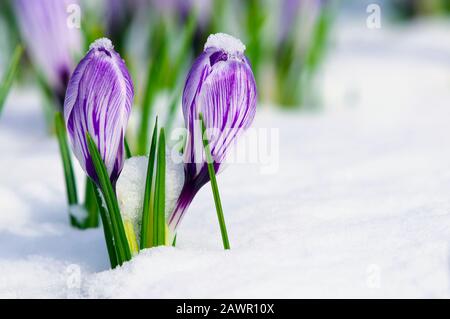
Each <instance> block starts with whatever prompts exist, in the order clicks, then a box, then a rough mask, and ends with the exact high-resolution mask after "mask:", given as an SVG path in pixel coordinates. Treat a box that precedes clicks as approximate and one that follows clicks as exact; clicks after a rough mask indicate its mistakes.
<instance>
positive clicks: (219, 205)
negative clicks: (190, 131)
mask: <svg viewBox="0 0 450 319" xmlns="http://www.w3.org/2000/svg"><path fill="white" fill-rule="evenodd" d="M199 117H200V121H201V124H202V136H203V147H204V148H205V154H206V161H207V164H208V173H209V178H210V180H211V188H212V192H213V195H214V203H215V205H216V211H217V218H218V219H219V225H220V233H221V235H222V242H223V248H224V249H230V242H229V240H228V233H227V227H226V225H225V218H224V216H223V209H222V202H221V201H220V194H219V187H218V186H217V180H216V172H215V170H214V162H213V159H212V156H211V151H210V149H209V141H208V137H207V136H206V134H205V133H206V127H205V122H204V120H203V114H201V113H200V114H199Z"/></svg>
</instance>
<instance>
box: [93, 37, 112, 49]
mask: <svg viewBox="0 0 450 319" xmlns="http://www.w3.org/2000/svg"><path fill="white" fill-rule="evenodd" d="M100 48H105V49H107V50H112V49H114V45H113V44H112V42H111V40H110V39H108V38H100V39H97V40H95V41H94V42H92V43H91V45H90V46H89V50H92V49H100Z"/></svg>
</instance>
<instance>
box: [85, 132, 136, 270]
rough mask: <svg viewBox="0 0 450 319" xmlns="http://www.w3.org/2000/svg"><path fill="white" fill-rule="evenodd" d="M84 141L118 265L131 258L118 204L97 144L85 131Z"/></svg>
mask: <svg viewBox="0 0 450 319" xmlns="http://www.w3.org/2000/svg"><path fill="white" fill-rule="evenodd" d="M86 141H87V144H88V148H89V153H90V155H91V157H92V162H93V164H94V168H95V171H96V173H97V177H98V180H99V184H100V189H101V191H102V193H103V197H104V200H105V203H106V207H107V209H108V213H109V217H110V219H111V225H112V230H113V238H114V243H115V246H116V250H117V256H118V262H119V265H121V264H122V263H124V262H125V261H128V260H130V259H131V251H130V246H129V245H128V241H127V237H126V234H125V229H124V225H123V222H122V217H121V215H120V210H119V204H118V202H117V197H116V194H115V192H114V190H113V186H112V184H111V181H110V179H109V175H108V172H107V170H106V166H105V164H104V163H103V160H102V158H101V156H100V152H99V150H98V148H97V145H96V144H95V142H94V141H93V139H92V138H91V136H90V135H89V133H86Z"/></svg>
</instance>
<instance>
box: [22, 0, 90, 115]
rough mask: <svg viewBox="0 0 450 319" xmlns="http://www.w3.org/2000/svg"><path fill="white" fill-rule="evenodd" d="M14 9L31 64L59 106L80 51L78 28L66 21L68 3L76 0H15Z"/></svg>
mask: <svg viewBox="0 0 450 319" xmlns="http://www.w3.org/2000/svg"><path fill="white" fill-rule="evenodd" d="M13 4H14V11H15V13H16V16H17V21H18V24H19V27H20V31H21V33H22V37H23V39H24V41H25V43H26V47H27V50H28V53H29V55H30V58H31V60H32V62H33V64H34V65H35V66H36V67H37V68H38V70H39V71H40V72H41V73H42V75H43V76H44V78H45V80H46V81H47V82H48V84H49V85H50V87H51V88H52V89H53V90H54V93H55V95H56V97H57V98H58V99H59V102H60V105H61V107H62V103H63V101H64V94H65V92H66V86H67V82H68V80H69V76H70V74H71V73H72V71H73V69H74V67H75V63H74V60H73V57H74V55H77V54H79V53H80V52H81V48H82V40H81V31H80V29H79V28H77V27H76V26H74V25H71V24H70V23H69V22H70V21H69V18H70V17H69V13H68V10H69V9H70V8H69V6H70V5H74V4H75V5H77V4H78V1H77V0H33V1H30V0H15V1H13Z"/></svg>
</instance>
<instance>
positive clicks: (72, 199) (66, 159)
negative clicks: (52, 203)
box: [55, 112, 78, 206]
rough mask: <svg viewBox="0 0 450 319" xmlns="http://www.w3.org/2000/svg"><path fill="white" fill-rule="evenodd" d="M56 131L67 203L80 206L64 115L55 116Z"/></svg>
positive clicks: (57, 114)
mask: <svg viewBox="0 0 450 319" xmlns="http://www.w3.org/2000/svg"><path fill="white" fill-rule="evenodd" d="M55 130H56V136H57V137H58V144H59V152H60V154H61V160H62V163H63V168H64V177H65V181H66V192H67V202H68V204H69V206H70V205H77V204H78V195H77V185H76V182H75V174H74V173H73V166H72V159H71V157H70V152H69V146H68V145H67V136H66V126H65V124H64V120H63V117H62V114H61V113H60V112H56V114H55Z"/></svg>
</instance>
